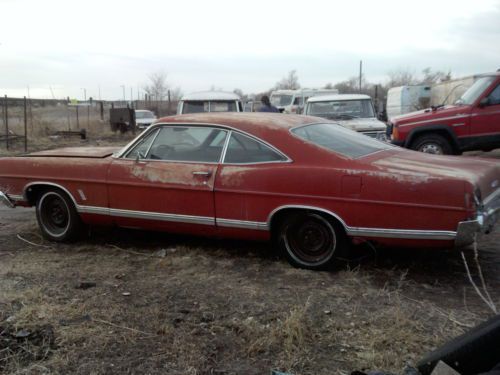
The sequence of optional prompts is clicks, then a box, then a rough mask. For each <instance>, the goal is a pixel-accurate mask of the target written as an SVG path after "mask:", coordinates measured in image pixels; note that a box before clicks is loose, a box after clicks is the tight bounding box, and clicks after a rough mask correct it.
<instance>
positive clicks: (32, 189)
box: [25, 183, 74, 206]
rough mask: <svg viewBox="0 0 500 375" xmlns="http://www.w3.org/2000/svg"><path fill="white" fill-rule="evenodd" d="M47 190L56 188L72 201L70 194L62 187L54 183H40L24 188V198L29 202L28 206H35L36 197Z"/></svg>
mask: <svg viewBox="0 0 500 375" xmlns="http://www.w3.org/2000/svg"><path fill="white" fill-rule="evenodd" d="M47 190H57V191H59V192H60V193H62V194H64V195H66V196H68V198H70V200H71V201H72V202H73V203H74V201H73V197H72V196H71V195H69V194H68V192H67V191H65V190H64V189H62V188H60V187H58V186H56V185H50V184H43V183H42V184H36V185H30V186H28V188H27V189H26V191H25V195H26V199H27V201H28V203H29V204H30V206H35V205H36V201H37V200H38V198H39V197H40V196H41V195H42V194H43V193H44V192H46V191H47Z"/></svg>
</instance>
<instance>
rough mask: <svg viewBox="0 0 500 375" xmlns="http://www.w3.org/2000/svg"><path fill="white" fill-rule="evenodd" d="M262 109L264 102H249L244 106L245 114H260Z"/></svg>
mask: <svg viewBox="0 0 500 375" xmlns="http://www.w3.org/2000/svg"><path fill="white" fill-rule="evenodd" d="M261 107H262V102H261V101H260V100H259V101H249V102H246V103H245V105H244V106H243V112H259V110H260V108H261Z"/></svg>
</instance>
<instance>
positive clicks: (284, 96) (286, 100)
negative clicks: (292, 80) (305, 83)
mask: <svg viewBox="0 0 500 375" xmlns="http://www.w3.org/2000/svg"><path fill="white" fill-rule="evenodd" d="M338 93H339V90H337V89H298V90H275V91H273V92H272V93H271V97H270V100H271V104H272V105H274V106H275V107H276V108H278V109H279V111H280V112H281V113H294V114H300V113H303V112H304V106H305V104H306V102H307V100H308V99H309V98H312V97H313V96H319V95H332V94H338Z"/></svg>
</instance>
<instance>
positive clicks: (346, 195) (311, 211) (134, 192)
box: [0, 113, 500, 269]
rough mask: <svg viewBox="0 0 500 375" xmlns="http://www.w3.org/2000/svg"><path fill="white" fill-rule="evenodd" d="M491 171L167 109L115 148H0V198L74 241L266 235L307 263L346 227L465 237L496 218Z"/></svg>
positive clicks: (338, 241)
mask: <svg viewBox="0 0 500 375" xmlns="http://www.w3.org/2000/svg"><path fill="white" fill-rule="evenodd" d="M499 180H500V166H499V163H498V161H489V160H485V159H479V158H465V157H463V158H459V157H446V156H435V155H428V154H423V153H419V152H415V151H410V150H406V149H402V148H399V147H396V146H392V145H390V144H387V143H383V142H380V141H377V140H375V139H371V138H369V137H366V136H364V135H361V134H359V133H356V132H353V131H351V130H348V129H345V128H343V127H341V126H339V125H336V124H335V123H332V122H329V121H328V120H325V119H321V118H316V117H308V116H295V115H281V114H255V113H242V114H216V113H211V114H195V115H180V116H172V117H166V118H163V119H160V120H159V121H158V122H157V123H156V124H155V125H152V126H150V127H149V128H148V129H147V130H146V131H145V132H143V133H142V134H141V135H140V136H138V137H137V138H136V139H135V140H133V141H132V142H131V143H130V144H129V145H127V146H126V147H124V148H123V149H120V150H118V149H115V148H109V147H95V148H90V147H89V148H67V149H59V150H50V151H42V152H35V153H32V154H29V155H26V156H21V157H6V158H2V159H0V191H1V194H0V198H2V200H3V201H4V203H6V204H8V205H11V206H15V205H22V206H36V215H37V219H38V222H39V225H40V229H41V231H42V234H43V235H44V236H45V237H46V238H48V239H50V240H53V241H66V240H71V239H73V238H75V236H77V235H78V234H79V233H80V232H81V230H82V226H83V225H85V224H86V225H117V226H121V227H130V228H145V229H152V230H164V231H170V232H177V233H191V234H196V235H210V236H219V237H233V238H242V239H261V240H265V239H270V238H271V237H274V238H276V239H277V240H278V241H279V243H280V245H281V246H282V248H283V250H284V253H285V255H286V256H287V258H288V260H289V261H290V262H291V263H292V264H294V265H296V266H299V267H304V268H311V269H315V268H321V267H324V266H326V265H327V264H328V263H330V262H331V260H332V258H333V256H334V254H335V253H336V252H337V251H339V250H341V249H342V248H343V247H345V246H347V244H348V242H349V240H350V239H353V238H358V239H364V240H370V241H374V242H377V243H380V244H385V245H397V246H411V247H416V246H435V247H451V246H465V245H468V244H470V243H471V242H473V240H474V236H475V233H478V232H489V231H490V230H491V228H492V227H493V226H494V224H495V222H496V214H497V212H498V211H499V209H500V187H499Z"/></svg>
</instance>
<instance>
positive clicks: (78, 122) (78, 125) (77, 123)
mask: <svg viewBox="0 0 500 375" xmlns="http://www.w3.org/2000/svg"><path fill="white" fill-rule="evenodd" d="M76 128H77V129H80V119H79V117H78V103H76Z"/></svg>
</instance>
